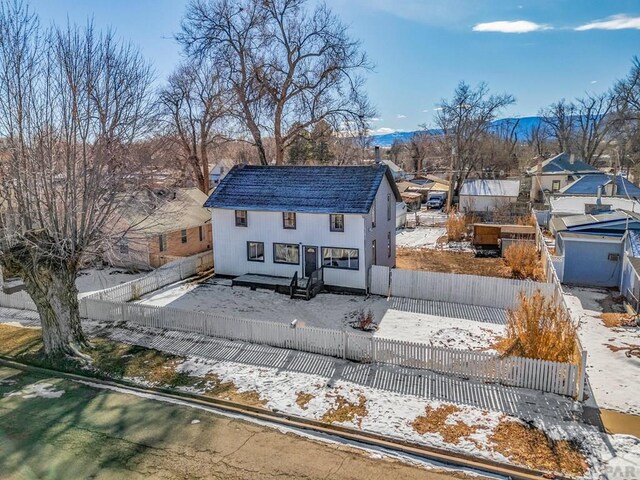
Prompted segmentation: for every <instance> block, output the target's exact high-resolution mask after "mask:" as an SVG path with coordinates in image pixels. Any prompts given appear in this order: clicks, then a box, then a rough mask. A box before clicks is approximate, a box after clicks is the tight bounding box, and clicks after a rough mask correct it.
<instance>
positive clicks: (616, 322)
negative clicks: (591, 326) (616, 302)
mask: <svg viewBox="0 0 640 480" xmlns="http://www.w3.org/2000/svg"><path fill="white" fill-rule="evenodd" d="M600 319H601V320H602V323H603V324H604V325H605V327H608V328H616V327H631V326H633V325H635V323H636V320H635V319H634V318H633V317H632V316H631V315H629V314H628V313H617V312H606V313H603V314H601V315H600Z"/></svg>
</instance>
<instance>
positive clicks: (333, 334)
mask: <svg viewBox="0 0 640 480" xmlns="http://www.w3.org/2000/svg"><path fill="white" fill-rule="evenodd" d="M83 303H84V308H85V309H86V314H87V316H88V317H89V318H92V319H94V320H101V321H109V322H120V321H124V322H130V323H134V324H138V325H141V326H144V327H153V328H161V329H170V330H179V331H184V332H193V333H199V334H203V335H209V336H213V337H218V338H225V339H229V340H240V341H245V342H250V343H256V344H262V345H270V346H272V347H279V348H288V349H293V350H299V351H303V352H310V353H317V354H321V355H327V356H331V357H338V358H345V359H348V360H354V361H359V362H378V363H385V364H391V365H398V366H402V367H409V368H417V369H426V370H431V371H434V372H437V373H441V374H445V375H454V376H458V377H463V378H469V379H472V380H477V381H483V382H488V383H499V384H502V385H508V386H513V387H524V388H531V389H536V390H541V391H544V392H551V393H557V394H560V395H567V396H573V395H575V392H576V388H577V387H576V382H577V379H578V377H577V367H576V366H575V365H571V364H568V363H557V362H547V361H542V360H531V359H526V358H514V357H509V358H501V357H500V356H498V355H495V354H490V353H484V352H471V351H467V350H456V349H450V348H437V347H432V346H431V345H428V344H425V343H417V342H405V341H400V340H393V339H387V338H379V337H373V336H371V335H366V334H362V333H356V332H353V333H352V332H349V331H341V330H332V329H323V328H315V327H291V326H290V325H289V324H286V323H278V322H268V321H261V320H253V319H244V318H234V317H227V316H221V315H216V314H211V313H204V312H192V311H185V310H179V309H175V308H167V307H155V306H150V305H140V304H136V303H116V302H111V301H106V300H99V299H94V298H87V299H84V300H83Z"/></svg>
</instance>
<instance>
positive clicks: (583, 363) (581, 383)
mask: <svg viewBox="0 0 640 480" xmlns="http://www.w3.org/2000/svg"><path fill="white" fill-rule="evenodd" d="M586 383H587V351H586V350H582V356H581V357H580V373H579V374H578V401H579V402H582V401H583V400H584V388H585V384H586Z"/></svg>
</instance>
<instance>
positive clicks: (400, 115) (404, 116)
mask: <svg viewBox="0 0 640 480" xmlns="http://www.w3.org/2000/svg"><path fill="white" fill-rule="evenodd" d="M396 118H407V116H406V115H403V114H401V113H399V114H397V115H396Z"/></svg>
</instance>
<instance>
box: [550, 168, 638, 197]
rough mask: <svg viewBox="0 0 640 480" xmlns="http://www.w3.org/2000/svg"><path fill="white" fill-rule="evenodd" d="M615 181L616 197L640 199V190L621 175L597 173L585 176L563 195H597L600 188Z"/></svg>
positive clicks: (564, 190)
mask: <svg viewBox="0 0 640 480" xmlns="http://www.w3.org/2000/svg"><path fill="white" fill-rule="evenodd" d="M614 179H615V182H616V195H618V196H621V197H640V188H638V187H636V186H635V185H634V184H633V183H631V182H630V181H629V180H627V179H626V178H624V177H623V176H621V175H615V176H614V175H608V174H606V173H595V174H591V175H585V176H584V177H581V178H579V179H578V180H576V181H575V182H573V183H572V184H570V185H568V186H567V187H565V188H564V189H563V190H561V193H567V194H571V195H596V194H597V193H598V187H599V186H605V185H608V184H610V183H611V182H612V181H613V180H614Z"/></svg>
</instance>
